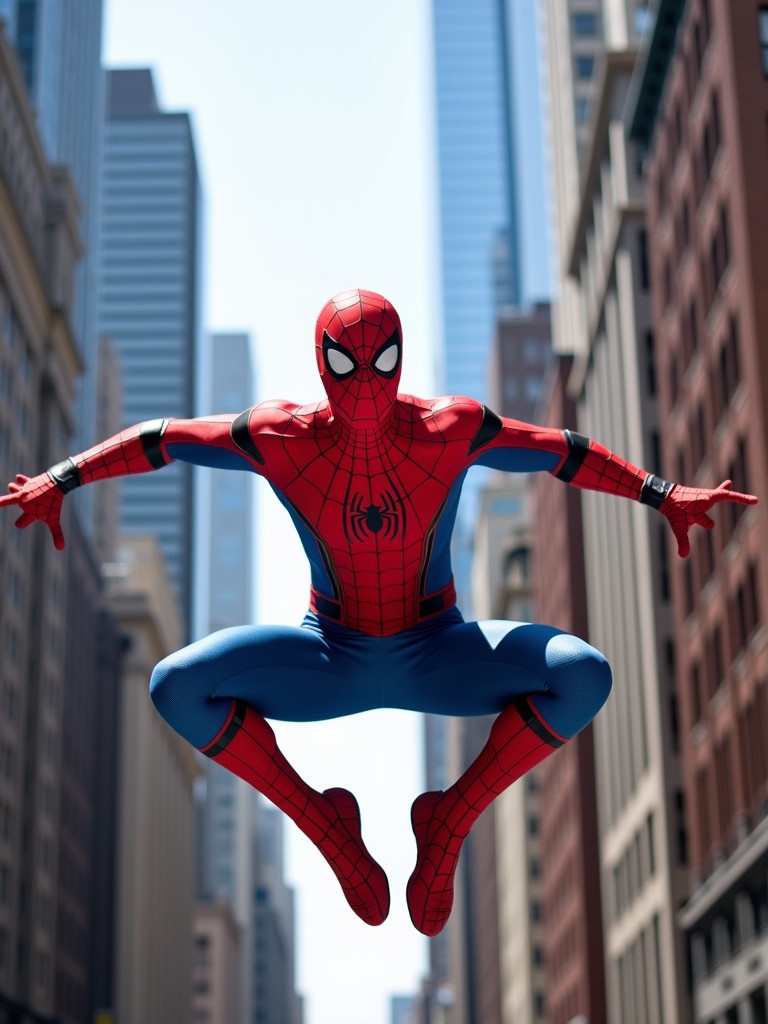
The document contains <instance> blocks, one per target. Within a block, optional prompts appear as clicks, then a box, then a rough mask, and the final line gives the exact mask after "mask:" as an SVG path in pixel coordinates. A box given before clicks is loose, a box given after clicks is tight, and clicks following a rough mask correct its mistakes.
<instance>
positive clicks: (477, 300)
mask: <svg viewBox="0 0 768 1024" xmlns="http://www.w3.org/2000/svg"><path fill="white" fill-rule="evenodd" d="M508 6H509V5H508V0H434V2H433V7H432V11H433V31H434V54H435V75H436V91H435V97H436V107H437V109H436V116H437V146H438V154H437V155H438V175H439V178H438V192H439V216H440V254H441V256H440V258H441V277H442V306H443V339H444V348H443V358H444V373H443V387H444V390H445V391H446V392H447V393H457V394H469V395H472V396H473V397H476V398H479V399H484V398H485V397H486V396H487V392H488V354H489V352H490V346H491V340H492V338H493V332H494V325H495V320H496V313H497V310H498V309H500V308H502V307H504V306H517V305H519V304H520V290H521V289H520V264H519V242H518V225H517V217H516V183H515V165H514V159H513V155H514V154H513V135H514V125H513V109H514V108H513V95H512V80H511V62H510V54H511V45H512V35H511V18H510V12H509V10H508Z"/></svg>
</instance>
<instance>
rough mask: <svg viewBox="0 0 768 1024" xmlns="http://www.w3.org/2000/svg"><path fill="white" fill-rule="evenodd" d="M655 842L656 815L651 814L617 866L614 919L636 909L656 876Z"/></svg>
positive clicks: (612, 905)
mask: <svg viewBox="0 0 768 1024" xmlns="http://www.w3.org/2000/svg"><path fill="white" fill-rule="evenodd" d="M655 842H656V839H655V828H654V815H653V813H651V814H649V815H648V817H647V818H646V820H645V823H644V825H643V827H642V828H641V829H639V830H638V831H637V832H635V835H634V837H633V839H632V841H631V842H630V843H629V844H628V845H627V847H626V849H625V850H624V855H623V857H622V858H621V859H620V860H619V861H618V863H617V864H615V865H614V867H613V876H612V877H613V884H612V891H611V913H612V915H613V918H614V920H618V919H619V918H620V917H621V916H622V914H623V913H624V912H625V911H626V910H627V909H628V908H629V907H630V906H632V904H633V903H634V901H635V899H636V898H637V897H638V896H640V894H641V893H642V891H643V889H644V887H645V885H646V883H647V882H648V881H649V880H650V879H651V878H653V877H654V875H655V874H656V848H655Z"/></svg>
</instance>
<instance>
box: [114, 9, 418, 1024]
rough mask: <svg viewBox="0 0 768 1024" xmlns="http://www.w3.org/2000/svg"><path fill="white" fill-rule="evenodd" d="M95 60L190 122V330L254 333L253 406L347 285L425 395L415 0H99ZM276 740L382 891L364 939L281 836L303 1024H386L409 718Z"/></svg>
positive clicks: (411, 988)
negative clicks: (378, 872) (380, 308)
mask: <svg viewBox="0 0 768 1024" xmlns="http://www.w3.org/2000/svg"><path fill="white" fill-rule="evenodd" d="M104 54H105V62H106V64H107V66H111V67H116V66H151V67H153V68H154V70H155V73H156V85H157V88H158V94H159V99H160V103H161V106H162V108H163V109H165V110H174V109H178V110H189V111H190V112H191V113H192V117H193V125H194V132H195V138H196V144H197V151H198V158H199V162H200V170H201V175H202V182H203V194H204V204H205V249H204V265H205V274H204V278H205V314H204V327H205V329H206V330H215V331H221V330H230V329H234V330H247V331H250V332H251V333H252V335H253V337H254V339H255V348H256V354H257V363H258V392H259V394H258V397H260V398H266V397H281V398H289V399H292V400H295V401H311V400H313V399H314V398H317V397H320V396H321V395H322V388H321V385H320V381H319V379H318V377H317V371H316V368H315V363H314V349H313V328H314V321H315V318H316V316H317V313H318V311H319V309H320V307H321V306H322V304H323V303H324V302H325V300H326V299H327V298H328V297H330V296H331V295H333V294H335V293H336V292H339V291H343V290H345V289H347V288H350V287H364V288H371V289H374V290H376V291H379V292H382V293H383V294H385V295H387V297H388V298H390V299H391V300H392V301H393V302H394V303H395V305H396V306H397V308H398V310H399V312H400V315H401V318H402V320H403V324H404V343H405V365H404V372H403V382H402V386H403V389H404V390H410V391H414V392H415V393H417V394H418V393H421V394H429V393H432V391H433V385H432V374H431V368H432V358H433V357H432V352H433V351H434V350H435V348H436V340H437V334H438V327H437V322H436V316H435V311H436V309H437V302H436V297H435V296H436V292H435V288H434V280H435V267H436V263H435V259H434V252H433V247H434V246H435V245H436V241H435V236H434V231H433V226H434V209H433V203H434V198H433V197H434V194H435V193H434V187H433V185H434V181H433V162H432V119H431V96H430V91H429V90H430V85H431V70H430V64H429V60H430V39H429V5H428V2H427V0H386V2H384V0H322V2H318V0H217V2H216V3H215V4H214V3H210V2H205V3H204V2H201V0H163V2H162V3H158V2H157V0H107V21H106V25H105V46H104ZM201 411H202V410H201ZM217 411H229V410H217ZM258 493H259V513H258V514H259V528H260V537H261V543H260V546H259V547H260V550H259V574H258V606H259V609H260V618H261V619H262V620H263V621H285V622H297V621H298V620H299V619H300V618H301V616H302V614H303V612H304V610H305V607H306V599H307V587H308V573H307V570H306V568H305V564H304V559H303V555H302V554H301V552H300V550H299V547H298V541H297V539H296V537H295V535H294V531H293V528H292V527H291V525H290V523H289V521H288V518H287V516H286V515H285V513H284V512H283V510H282V509H280V508H279V507H278V506H277V502H276V501H275V500H274V497H273V496H272V494H271V493H270V492H269V491H268V489H267V488H266V487H259V489H258ZM276 732H277V735H278V739H279V741H280V742H281V744H282V746H283V748H284V750H285V751H286V753H287V755H288V756H289V758H291V759H292V760H293V761H294V762H295V763H296V766H297V767H298V768H299V770H300V771H301V772H302V773H303V774H305V776H306V777H307V778H308V781H309V782H310V783H311V784H312V785H314V786H315V787H317V788H319V789H324V788H327V787H329V786H335V785H343V786H347V787H349V788H351V789H352V790H354V792H355V793H356V795H357V797H358V800H359V802H360V805H361V808H362V814H363V830H364V836H365V837H366V841H367V843H368V845H369V847H370V849H371V851H372V853H374V855H375V856H376V857H377V858H378V859H379V860H380V861H381V862H382V864H383V865H384V867H385V869H386V870H387V872H388V874H389V878H390V885H391V888H392V911H391V913H390V917H389V919H388V921H387V922H386V923H385V924H384V925H383V926H381V927H380V928H370V927H368V926H366V925H365V924H363V923H362V922H360V921H359V920H358V919H357V918H356V917H355V915H354V914H353V913H352V911H351V910H349V909H348V907H347V905H346V903H345V901H344V899H343V896H342V895H341V891H340V889H339V888H338V885H337V883H336V881H335V879H334V878H333V876H332V874H331V872H330V869H329V868H328V866H327V865H326V864H325V862H324V861H323V860H322V858H321V857H320V855H319V854H318V853H317V852H316V851H315V850H314V848H312V847H311V846H310V844H309V842H308V841H306V840H305V839H304V837H303V836H301V835H300V834H299V833H298V830H296V829H295V828H294V827H293V826H292V825H291V826H289V827H288V828H287V829H286V837H287V840H288V875H289V881H290V882H291V883H292V884H294V885H295V886H296V888H297V897H298V898H297V907H298V938H299V963H298V968H299V974H298V987H299V989H300V991H301V992H302V993H303V994H304V996H305V997H306V1000H307V1003H306V1024H361V1022H362V1021H365V1024H388V1021H389V998H388V997H389V994H390V993H398V992H405V993H408V992H415V991H416V990H417V988H418V983H419V979H420V978H421V976H422V975H423V973H424V971H425V969H426V940H425V939H423V938H422V937H421V936H420V935H419V934H418V933H417V932H416V931H415V930H414V929H413V927H412V925H411V923H410V920H409V918H408V914H407V910H406V908H405V898H404V890H405V883H406V881H407V878H408V875H409V874H410V871H411V869H412V866H413V858H414V849H415V848H414V843H413V837H412V834H411V831H410V827H409V809H410V804H411V802H412V800H413V798H414V797H415V796H416V795H417V793H418V792H419V790H420V786H419V782H420V778H421V732H420V721H419V719H418V718H417V717H416V716H409V715H406V714H404V713H400V712H377V713H373V714H370V715H365V716H358V717H357V718H356V719H348V720H346V721H344V722H335V723H325V724H317V725H306V726H286V725H281V724H278V725H277V728H276Z"/></svg>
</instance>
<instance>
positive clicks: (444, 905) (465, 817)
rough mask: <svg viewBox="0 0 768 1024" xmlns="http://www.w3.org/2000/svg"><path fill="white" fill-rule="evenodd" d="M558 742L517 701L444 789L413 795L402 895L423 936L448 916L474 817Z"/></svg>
mask: <svg viewBox="0 0 768 1024" xmlns="http://www.w3.org/2000/svg"><path fill="white" fill-rule="evenodd" d="M564 742H565V740H564V739H563V737H562V736H558V735H557V733H554V732H553V731H552V730H551V729H550V728H549V727H548V726H547V725H546V724H545V723H544V722H543V721H542V719H541V718H540V717H539V715H538V714H537V713H536V711H535V710H534V708H533V706H532V705H531V703H530V701H529V700H528V698H527V697H521V698H518V699H517V700H516V701H514V703H512V704H510V706H509V707H508V708H505V709H504V711H502V713H501V714H500V715H499V717H498V718H497V719H496V721H495V722H494V723H493V725H492V726H491V733H490V736H489V737H488V742H487V743H486V745H485V746H484V747H483V749H482V750H481V751H480V753H479V754H478V756H477V758H476V759H475V760H474V761H473V763H472V764H471V765H470V766H469V768H467V770H466V772H465V773H464V774H463V775H462V776H461V778H460V779H459V780H458V781H457V782H455V783H454V784H453V785H452V786H451V787H450V789H447V790H446V791H445V792H444V793H443V792H440V791H436V792H431V793H422V794H421V796H418V797H416V799H415V800H414V803H413V807H412V808H411V824H412V826H413V833H414V835H415V836H416V867H415V868H414V870H413V874H412V875H411V877H410V879H409V880H408V886H407V889H406V897H407V900H408V911H409V913H410V915H411V920H412V921H413V923H414V926H415V927H416V928H418V930H419V931H420V932H423V933H424V935H430V936H431V935H437V934H438V932H440V931H442V929H443V927H444V925H445V922H446V921H447V920H448V917H449V916H450V913H451V907H452V906H453V876H454V872H455V871H456V865H457V864H458V860H459V852H460V850H461V844H462V843H463V842H464V840H465V839H466V837H467V836H468V835H469V830H470V829H471V828H472V826H473V824H474V823H475V821H476V820H477V818H478V816H479V815H480V813H481V812H482V811H484V810H485V808H486V807H487V806H488V805H489V804H490V803H491V802H492V801H493V800H495V799H496V797H497V796H498V795H499V793H501V792H503V791H504V790H505V789H506V788H507V787H508V786H510V785H511V784H512V783H513V782H515V781H516V780H517V779H519V778H520V777H521V776H522V775H524V774H525V773H526V772H527V771H530V769H531V768H534V767H535V766H536V765H537V764H539V762H540V761H543V760H544V758H545V757H547V756H548V755H549V754H551V753H552V752H553V751H554V750H556V749H557V748H558V747H560V746H562V744H563V743H564Z"/></svg>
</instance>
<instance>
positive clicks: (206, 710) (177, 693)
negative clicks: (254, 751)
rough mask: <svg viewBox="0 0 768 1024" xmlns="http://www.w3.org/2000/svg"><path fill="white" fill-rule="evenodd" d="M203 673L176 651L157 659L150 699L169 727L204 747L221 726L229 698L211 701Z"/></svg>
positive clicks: (191, 741)
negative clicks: (160, 659) (159, 660)
mask: <svg viewBox="0 0 768 1024" xmlns="http://www.w3.org/2000/svg"><path fill="white" fill-rule="evenodd" d="M209 689H210V684H209V682H208V681H207V680H206V673H205V672H203V671H201V670H200V668H199V667H198V666H196V665H195V663H194V661H190V659H188V658H186V657H185V652H184V651H183V650H182V651H177V652H176V653H175V654H170V655H169V656H168V657H167V658H163V660H162V661H161V662H159V663H158V664H157V665H156V666H155V668H154V670H153V672H152V676H151V678H150V680H149V694H150V697H151V698H152V703H153V704H154V705H155V708H156V709H157V711H158V712H159V713H160V715H161V716H162V717H163V718H164V719H165V721H166V722H167V723H168V725H170V726H171V728H172V729H175V731H176V732H177V733H179V734H180V735H181V736H183V737H184V739H186V740H188V741H189V742H190V743H191V744H192V745H193V746H195V747H198V748H200V747H204V746H205V745H206V744H207V743H209V742H210V740H211V738H212V737H213V736H214V735H215V734H216V733H217V732H218V730H219V729H220V728H221V725H222V723H223V720H224V718H226V715H227V713H228V709H229V705H230V702H229V701H212V700H211V698H210V695H209V692H208V691H209Z"/></svg>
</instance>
